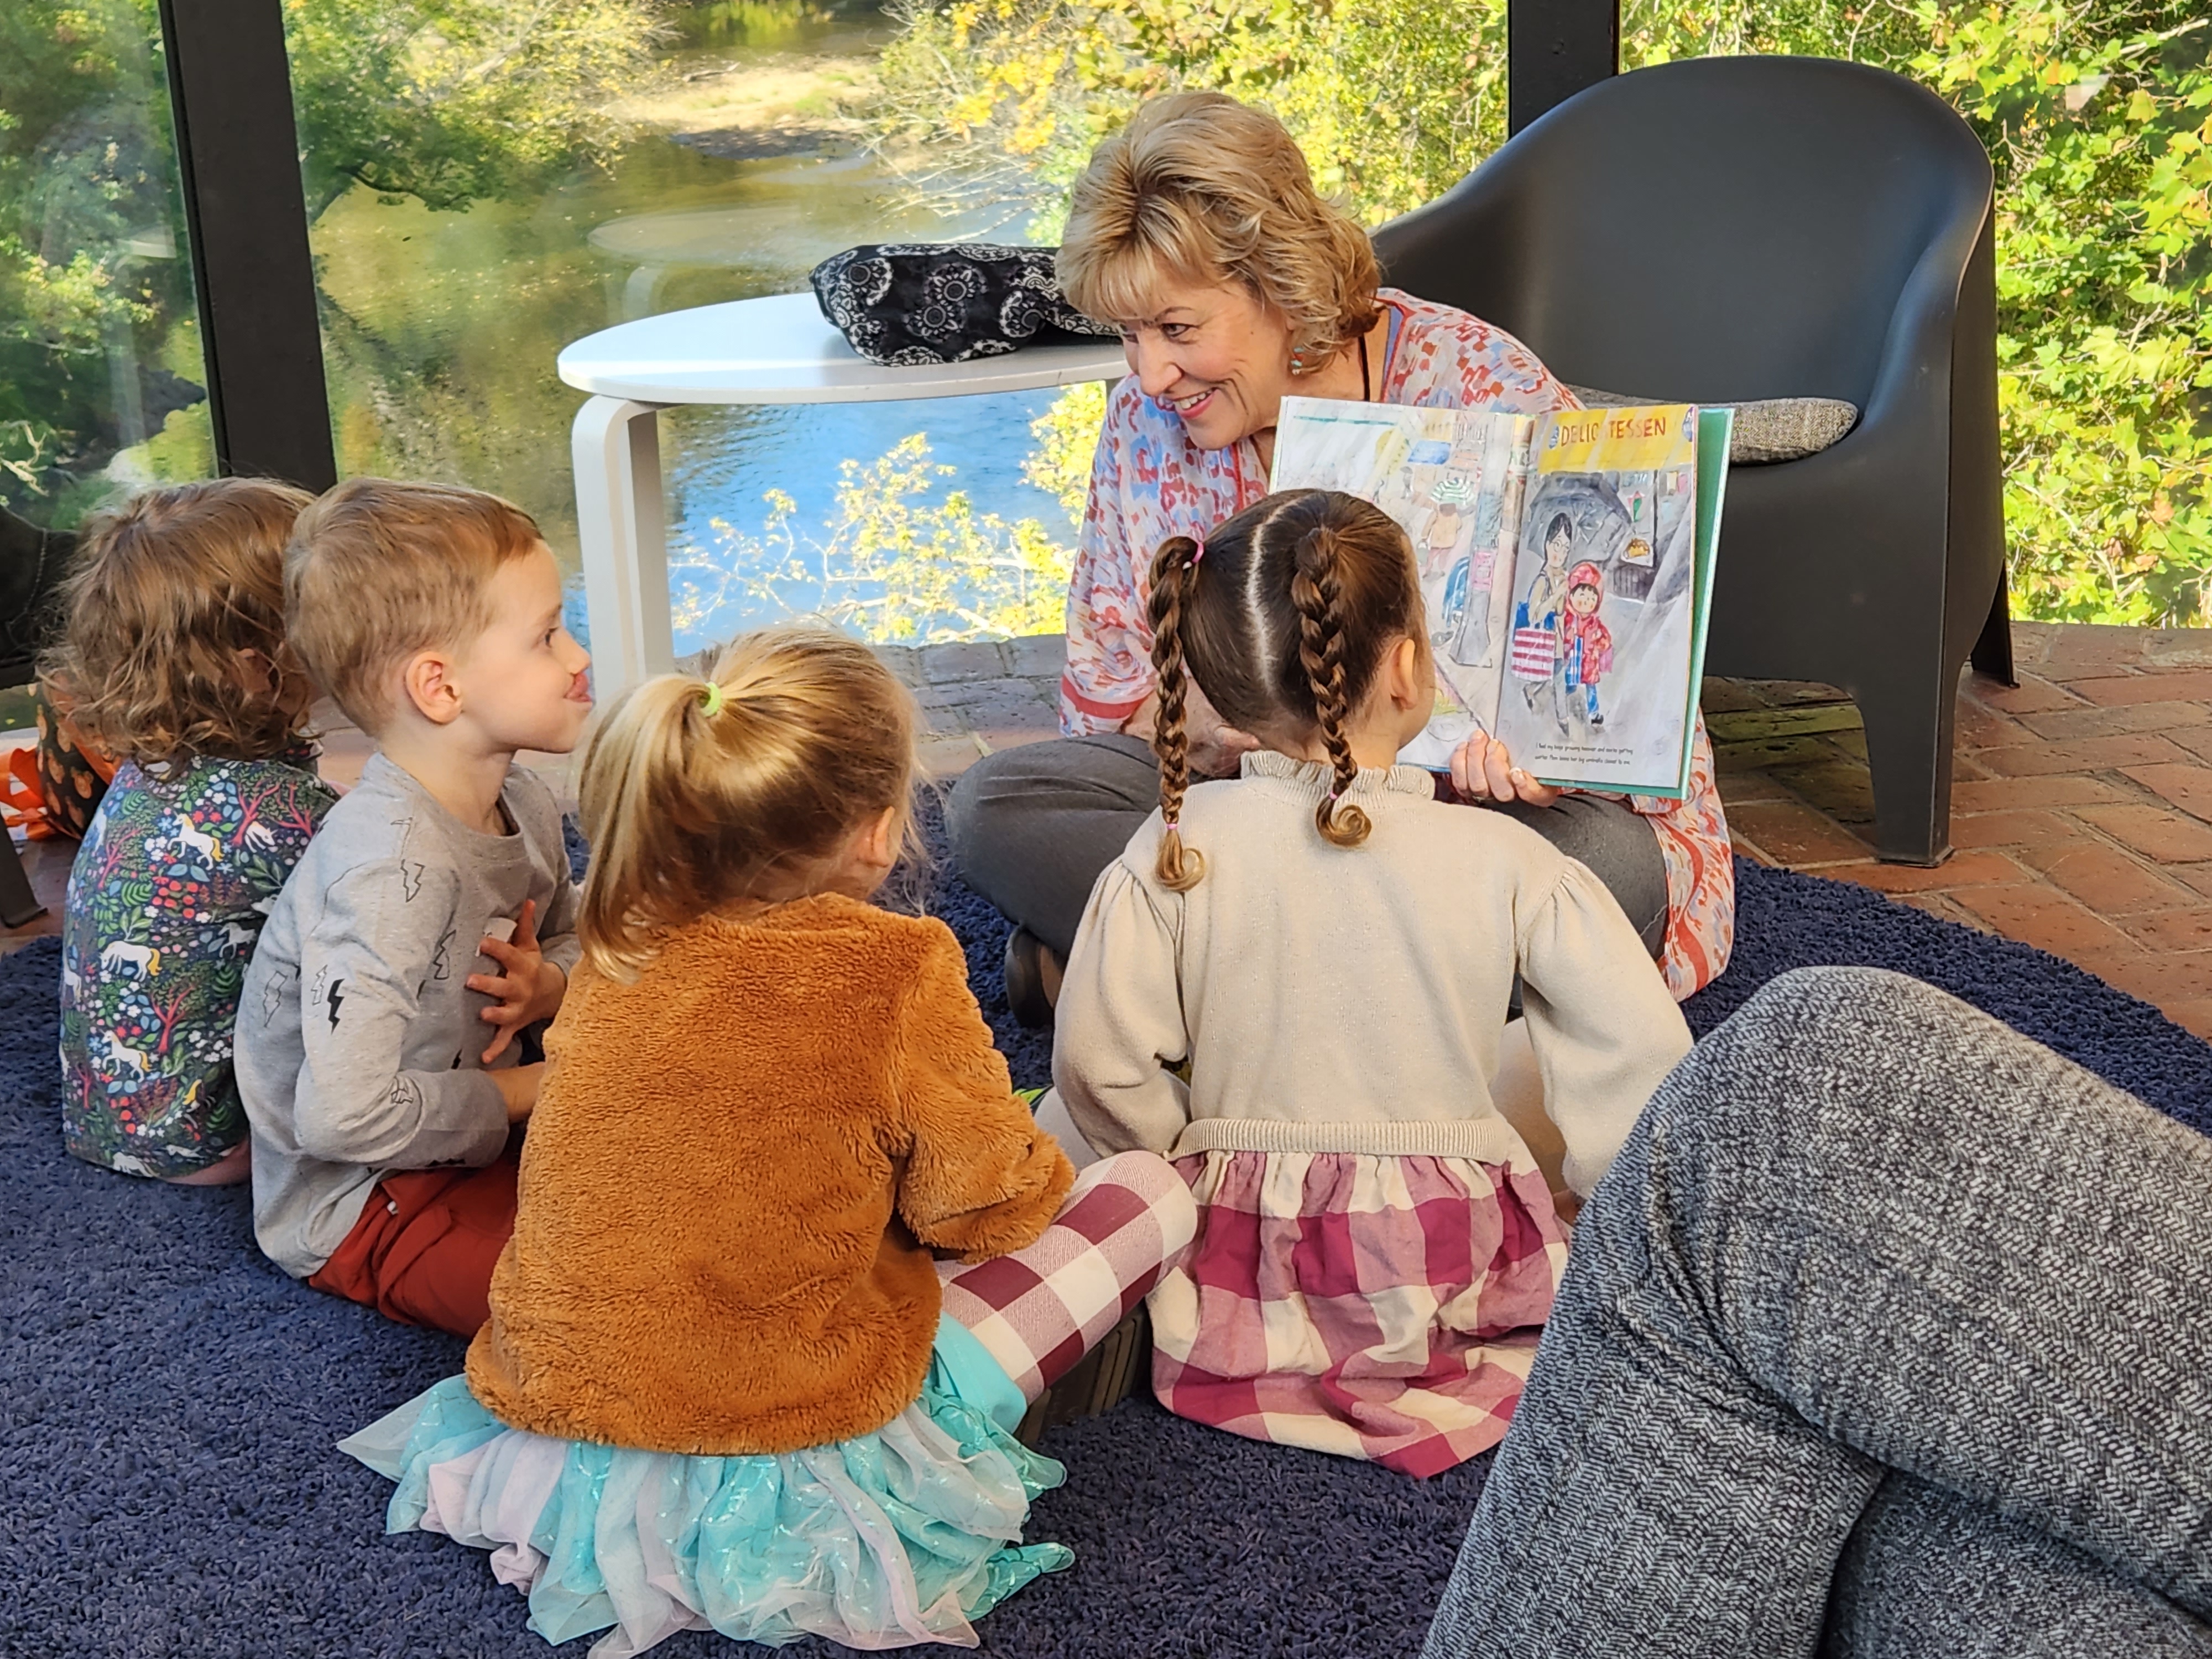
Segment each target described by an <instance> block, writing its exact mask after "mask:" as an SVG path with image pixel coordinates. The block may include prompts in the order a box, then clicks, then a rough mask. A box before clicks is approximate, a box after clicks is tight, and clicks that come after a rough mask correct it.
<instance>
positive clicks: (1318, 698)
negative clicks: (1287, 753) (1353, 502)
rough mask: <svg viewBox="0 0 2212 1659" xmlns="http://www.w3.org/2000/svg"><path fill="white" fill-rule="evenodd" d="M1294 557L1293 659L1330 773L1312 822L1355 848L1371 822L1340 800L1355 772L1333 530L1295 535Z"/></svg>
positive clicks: (1338, 842)
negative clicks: (1308, 694)
mask: <svg viewBox="0 0 2212 1659" xmlns="http://www.w3.org/2000/svg"><path fill="white" fill-rule="evenodd" d="M1343 602H1344V591H1343V586H1342V584H1341V582H1340V580H1339V578H1338V575H1337V550H1336V532H1335V531H1334V530H1333V529H1331V528H1330V527H1329V526H1327V525H1325V524H1324V525H1320V526H1316V527H1315V528H1314V529H1313V530H1311V531H1310V532H1307V533H1306V534H1305V535H1304V536H1302V537H1301V538H1299V539H1298V545H1297V572H1296V574H1293V575H1292V576H1291V604H1292V605H1296V606H1297V612H1298V662H1299V664H1300V665H1301V666H1302V667H1304V670H1305V671H1306V680H1307V683H1308V684H1310V685H1311V686H1312V687H1313V700H1314V712H1315V714H1316V715H1317V716H1319V723H1320V726H1321V740H1322V747H1324V748H1326V749H1327V750H1328V757H1329V761H1330V763H1331V766H1332V768H1333V769H1334V778H1333V779H1332V782H1331V787H1330V789H1329V792H1328V794H1326V795H1324V796H1323V797H1322V799H1321V804H1320V805H1318V806H1316V808H1315V809H1314V823H1315V826H1316V828H1317V829H1320V831H1321V832H1322V835H1323V836H1325V837H1327V838H1328V842H1329V843H1330V845H1332V846H1334V847H1357V846H1358V845H1359V844H1360V843H1361V842H1364V841H1365V840H1366V839H1367V836H1368V832H1369V830H1370V829H1372V828H1373V826H1372V825H1371V824H1370V823H1369V821H1368V817H1367V814H1366V813H1365V812H1364V811H1361V810H1360V808H1359V807H1358V805H1357V804H1356V803H1354V802H1352V801H1348V800H1344V799H1340V798H1341V797H1342V795H1343V794H1344V793H1345V792H1346V790H1348V789H1350V788H1351V787H1352V781H1353V780H1354V779H1355V778H1357V777H1358V775H1359V763H1358V761H1356V760H1354V759H1353V758H1352V744H1351V742H1350V741H1349V739H1347V738H1346V737H1345V735H1344V724H1345V721H1346V720H1347V719H1348V718H1350V715H1351V699H1350V697H1349V696H1347V695H1346V689H1345V684H1344V613H1343Z"/></svg>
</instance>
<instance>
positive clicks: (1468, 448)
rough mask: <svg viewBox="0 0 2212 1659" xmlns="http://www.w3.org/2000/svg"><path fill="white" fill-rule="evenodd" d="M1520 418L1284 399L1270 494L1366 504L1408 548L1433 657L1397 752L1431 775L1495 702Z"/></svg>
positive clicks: (1521, 472) (1524, 440)
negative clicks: (1422, 723)
mask: <svg viewBox="0 0 2212 1659" xmlns="http://www.w3.org/2000/svg"><path fill="white" fill-rule="evenodd" d="M1535 429H1536V422H1534V420H1533V419H1532V418H1530V417H1528V416H1514V415H1504V414H1497V413H1480V412H1476V411H1474V410H1455V409H1420V408H1413V407H1408V406H1406V405H1402V404H1351V403H1340V402H1337V401H1334V400H1332V399H1326V398H1285V399H1284V400H1283V406H1282V415H1281V419H1280V423H1279V426H1278V427H1277V429H1276V438H1275V465H1274V472H1273V477H1272V479H1271V480H1270V488H1272V489H1278V490H1281V489H1338V490H1342V491H1343V492H1344V493H1346V495H1358V496H1359V497H1361V498H1362V499H1364V500H1366V501H1372V502H1374V503H1375V505H1376V506H1377V507H1381V508H1382V509H1383V512H1385V513H1389V515H1390V517H1391V518H1392V519H1394V520H1396V521H1397V523H1398V525H1399V526H1400V527H1401V529H1403V530H1404V531H1405V532H1406V534H1407V538H1408V539H1409V540H1410V541H1411V542H1412V544H1413V560H1414V564H1415V566H1416V568H1418V570H1419V574H1420V581H1421V597H1422V599H1423V601H1424V603H1425V605H1426V607H1427V611H1428V628H1429V645H1430V649H1431V654H1432V655H1433V656H1434V658H1435V659H1436V671H1437V702H1436V709H1435V712H1434V714H1433V715H1432V716H1431V719H1430V721H1429V725H1428V727H1427V729H1426V730H1425V731H1424V732H1422V733H1421V735H1420V736H1419V737H1418V738H1415V739H1414V740H1413V742H1412V743H1410V744H1407V746H1406V748H1405V750H1403V751H1402V752H1401V755H1400V756H1399V758H1400V760H1401V761H1402V762H1404V763H1407V764H1408V765H1414V766H1429V767H1442V766H1443V765H1445V764H1446V763H1449V760H1450V758H1451V751H1452V750H1453V749H1454V748H1455V747H1456V746H1457V745H1458V744H1460V743H1461V742H1462V741H1463V740H1464V739H1465V738H1467V736H1468V734H1469V733H1470V732H1474V731H1475V730H1476V729H1477V728H1478V727H1480V728H1481V729H1484V730H1487V729H1489V726H1490V723H1491V720H1492V714H1493V711H1494V710H1495V708H1496V707H1497V704H1498V679H1499V676H1500V673H1501V672H1502V670H1503V666H1504V652H1505V635H1506V622H1507V618H1508V614H1509V610H1510V599H1511V594H1510V591H1509V584H1508V583H1507V582H1506V581H1505V580H1503V577H1504V573H1506V572H1509V571H1510V569H1511V568H1512V564H1513V546H1514V538H1515V537H1516V535H1517V533H1518V531H1519V526H1520V523H1521V518H1522V513H1521V506H1522V489H1523V486H1524V483H1525V481H1526V479H1527V477H1528V469H1529V453H1530V448H1529V446H1530V442H1531V440H1532V438H1533V436H1534V432H1535Z"/></svg>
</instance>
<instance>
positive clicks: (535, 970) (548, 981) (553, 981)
mask: <svg viewBox="0 0 2212 1659" xmlns="http://www.w3.org/2000/svg"><path fill="white" fill-rule="evenodd" d="M537 909H538V901H537V900H535V899H525V900H523V901H522V915H520V917H518V918H517V919H516V921H515V924H514V937H513V939H506V940H501V939H489V938H488V939H485V940H484V942H483V947H482V948H483V953H484V954H485V955H486V956H488V957H490V958H491V959H492V960H493V961H494V962H496V963H499V965H500V968H501V972H499V973H496V974H471V975H469V978H468V987H469V989H471V991H481V992H483V994H484V995H486V996H488V997H493V998H496V999H497V1001H496V1002H495V1005H494V1006H491V1007H489V1008H487V1009H485V1010H484V1011H483V1017H484V1018H485V1019H487V1020H489V1022H490V1023H491V1024H494V1025H496V1026H498V1027H499V1035H498V1036H495V1037H494V1038H493V1039H492V1041H491V1047H490V1048H487V1049H485V1050H484V1056H483V1057H484V1064H485V1065H487V1066H489V1065H490V1064H491V1062H492V1061H493V1060H497V1059H498V1058H499V1057H500V1055H501V1054H504V1053H506V1051H507V1044H508V1043H510V1042H513V1041H514V1039H515V1036H516V1035H517V1034H518V1033H519V1032H520V1030H522V1028H523V1027H524V1026H526V1025H534V1024H537V1023H538V1021H539V1020H541V1019H550V1018H553V1016H554V1015H555V1014H557V1013H559V1012H561V999H562V996H563V995H565V994H567V992H568V975H566V974H564V973H562V971H561V969H559V968H558V967H557V966H556V965H555V964H554V963H550V962H548V961H546V960H545V953H544V951H541V950H539V949H538V931H537V929H536V928H535V927H533V926H532V921H533V918H534V917H535V915H536V913H537Z"/></svg>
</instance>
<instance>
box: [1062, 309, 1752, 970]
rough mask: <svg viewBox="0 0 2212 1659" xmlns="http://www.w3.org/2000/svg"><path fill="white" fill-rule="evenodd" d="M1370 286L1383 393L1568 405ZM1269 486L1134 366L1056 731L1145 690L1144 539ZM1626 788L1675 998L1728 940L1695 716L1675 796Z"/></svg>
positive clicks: (1553, 388)
mask: <svg viewBox="0 0 2212 1659" xmlns="http://www.w3.org/2000/svg"><path fill="white" fill-rule="evenodd" d="M1377 297H1378V298H1379V299H1380V300H1381V301H1382V302H1383V304H1384V305H1385V306H1386V307H1389V309H1390V311H1391V313H1393V315H1392V318H1391V329H1390V344H1389V349H1388V350H1387V351H1386V353H1385V356H1384V358H1383V387H1382V398H1383V402H1385V403H1395V404H1428V405H1431V406H1437V407H1450V408H1466V409H1477V408H1483V407H1491V408H1496V409H1499V410H1512V411H1515V412H1517V413H1522V414H1531V415H1534V414H1542V413H1545V412H1547V411H1548V410H1554V409H1572V408H1575V407H1577V404H1576V402H1575V398H1574V396H1573V394H1572V393H1571V392H1569V391H1568V390H1567V389H1566V387H1565V386H1562V385H1561V384H1560V383H1559V381H1558V380H1554V379H1553V378H1552V374H1551V372H1550V371H1549V370H1547V368H1545V367H1544V365H1543V364H1542V363H1541V362H1538V361H1537V358H1536V355H1535V353H1534V352H1532V351H1530V350H1529V349H1528V347H1526V346H1524V345H1522V343H1520V342H1519V341H1518V340H1516V339H1515V338H1514V337H1512V336H1511V335H1510V334H1507V333H1505V332H1504V331H1503V330H1500V329H1495V328H1492V327H1491V326H1490V325H1488V324H1487V323H1485V322H1482V321H1480V320H1479V319H1476V318H1474V317H1471V316H1469V315H1468V313H1465V312H1463V311H1456V310H1454V309H1453V308H1452V307H1449V306H1440V305H1434V304H1431V302H1430V301H1426V300H1417V299H1415V298H1414V297H1413V295H1409V294H1404V293H1401V292H1399V291H1398V290H1396V289H1383V290H1382V292H1381V294H1380V295H1378V296H1377ZM1266 494H1267V468H1266V467H1265V466H1264V465H1261V460H1260V453H1259V450H1258V448H1257V447H1256V446H1255V444H1254V443H1253V442H1252V441H1251V440H1250V439H1249V438H1245V439H1240V440H1239V441H1237V442H1236V443H1234V444H1231V445H1230V446H1229V447H1226V448H1224V449H1211V450H1208V449H1200V447H1198V446H1197V445H1196V444H1194V443H1193V442H1192V441H1191V440H1190V437H1189V435H1188V434H1187V433H1186V432H1185V431H1184V429H1183V425H1182V421H1181V420H1179V419H1178V418H1176V416H1173V415H1171V414H1170V413H1168V412H1167V411H1166V410H1163V409H1162V408H1160V407H1159V405H1158V404H1155V403H1153V402H1152V399H1150V398H1147V397H1146V396H1145V395H1144V393H1143V392H1140V391H1139V390H1138V388H1137V382H1136V379H1135V377H1134V376H1131V377H1130V378H1128V379H1127V380H1123V381H1122V382H1121V385H1120V386H1116V387H1115V390H1114V392H1113V393H1112V395H1111V397H1110V398H1109V399H1108V403H1107V408H1106V424H1105V428H1104V429H1103V431H1102V432H1100V434H1099V435H1098V453H1097V459H1096V460H1095V461H1094V462H1093V463H1092V465H1091V498H1090V503H1089V505H1088V507H1086V508H1085V512H1084V517H1083V532H1082V535H1081V538H1080V539H1079V542H1078V543H1077V546H1076V555H1075V572H1074V577H1073V581H1072V582H1071V584H1070V586H1069V590H1068V598H1067V670H1066V673H1065V675H1063V677H1062V678H1061V680H1060V729H1061V730H1062V731H1063V732H1067V733H1068V734H1070V735H1071V736H1076V735H1082V734H1085V733H1090V732H1113V731H1118V730H1119V729H1120V728H1121V726H1122V724H1123V723H1124V722H1125V721H1127V720H1128V718H1129V717H1130V715H1132V714H1134V713H1135V712H1136V710H1137V708H1138V707H1139V705H1140V704H1141V703H1143V702H1144V701H1145V699H1146V697H1147V696H1150V695H1151V694H1152V681H1153V675H1152V629H1151V628H1150V627H1149V626H1148V625H1147V623H1146V618H1145V599H1146V588H1145V582H1146V575H1147V574H1148V572H1149V570H1150V568H1151V565H1152V550H1153V549H1155V548H1157V547H1158V545H1159V544H1160V543H1162V542H1163V541H1164V540H1165V539H1167V538H1168V537H1170V536H1173V535H1190V534H1194V533H1196V532H1199V531H1200V530H1204V529H1209V528H1211V527H1212V526H1214V525H1217V524H1218V523H1220V522H1221V520H1224V519H1225V518H1228V517H1229V516H1230V515H1231V514H1232V513H1237V512H1239V511H1241V510H1242V509H1243V508H1244V507H1249V506H1251V505H1252V503H1253V502H1255V501H1258V500H1259V499H1260V498H1261V496H1263V495H1266ZM1627 799H1628V802H1629V805H1632V806H1633V807H1634V808H1635V809H1636V810H1637V811H1638V812H1641V813H1643V814H1644V816H1645V817H1648V818H1650V820H1651V827H1652V829H1653V830H1654V831H1655V832H1656V835H1657V836H1658V841H1659V850H1660V853H1661V855H1662V857H1663V858H1664V859H1665V860H1666V865H1667V897H1668V927H1667V943H1666V948H1665V950H1664V951H1662V954H1661V957H1660V959H1659V966H1660V970H1661V972H1662V974H1664V975H1665V976H1666V980H1667V984H1668V988H1669V989H1671V990H1672V991H1673V992H1674V994H1675V995H1676V996H1677V997H1686V996H1688V995H1689V994H1691V993H1692V991H1695V990H1697V989H1699V987H1702V986H1704V985H1705V984H1707V983H1709V982H1710V981H1711V980H1712V979H1714V978H1715V977H1716V976H1717V975H1718V974H1719V973H1720V971H1721V970H1722V969H1723V968H1725V967H1726V966H1727V965H1728V958H1729V949H1730V947H1731V946H1732V945H1734V943H1735V866H1734V865H1733V864H1732V863H1731V862H1730V858H1729V832H1728V820H1727V818H1726V817H1725V816H1724V815H1723V812H1722V810H1721V798H1720V790H1719V788H1718V787H1717V784H1716V782H1715V781H1714V775H1713V753H1712V745H1711V744H1710V743H1709V742H1708V741H1707V740H1706V738H1705V720H1704V719H1703V717H1702V716H1701V717H1700V718H1699V720H1698V722H1697V729H1696V731H1695V732H1694V734H1693V735H1692V754H1691V764H1690V787H1689V790H1688V793H1687V794H1686V796H1685V798H1684V799H1681V800H1679V801H1675V800H1666V799H1660V798H1658V797H1656V796H1648V795H1632V796H1629V797H1627Z"/></svg>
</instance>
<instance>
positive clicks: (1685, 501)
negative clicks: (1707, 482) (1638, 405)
mask: <svg viewBox="0 0 2212 1659" xmlns="http://www.w3.org/2000/svg"><path fill="white" fill-rule="evenodd" d="M1535 442H1536V466H1535V471H1534V477H1532V478H1531V479H1530V480H1529V483H1528V491H1527V499H1526V501H1525V502H1524V503H1523V507H1522V520H1521V532H1520V536H1519V556H1518V559H1517V562H1516V568H1515V570H1514V573H1513V578H1512V591H1513V605H1512V617H1511V621H1510V629H1509V641H1508V659H1509V660H1508V666H1507V673H1506V677H1505V681H1504V685H1503V687H1502V688H1501V690H1500V691H1499V694H1498V717H1497V726H1496V728H1495V729H1496V732H1497V734H1498V737H1500V738H1503V739H1504V742H1505V744H1507V746H1508V747H1509V748H1510V749H1511V750H1512V751H1513V756H1514V758H1515V760H1516V762H1517V763H1519V764H1520V765H1522V766H1523V767H1525V768H1526V769H1528V771H1530V772H1532V773H1534V775H1536V776H1538V777H1540V778H1542V779H1544V780H1546V781H1553V780H1559V781H1571V782H1575V783H1579V784H1582V785H1583V786H1585V787H1596V788H1605V787H1613V788H1619V789H1623V790H1626V791H1630V792H1633V793H1668V792H1670V791H1672V790H1674V789H1675V788H1677V787H1679V780H1680V775H1681V770H1682V756H1683V752H1684V746H1685V744H1686V740H1687V725H1688V721H1689V719H1690V702H1689V699H1688V696H1687V690H1686V678H1687V675H1688V671H1689V665H1690V661H1691V656H1692V641H1693V636H1694V635H1695V634H1696V632H1697V622H1698V617H1699V610H1700V606H1699V592H1698V586H1699V585H1698V582H1697V580H1696V577H1697V568H1698V537H1697V524H1698V512H1697V503H1698V411H1697V410H1695V409H1693V408H1691V407H1689V406H1687V405H1684V404H1670V405H1662V406H1657V407H1652V408H1643V409H1607V410H1587V411H1584V410H1571V411H1563V412H1561V413H1559V414H1557V415H1552V416H1545V417H1544V419H1543V421H1542V422H1541V424H1540V426H1539V427H1538V429H1537V432H1536V438H1535Z"/></svg>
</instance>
